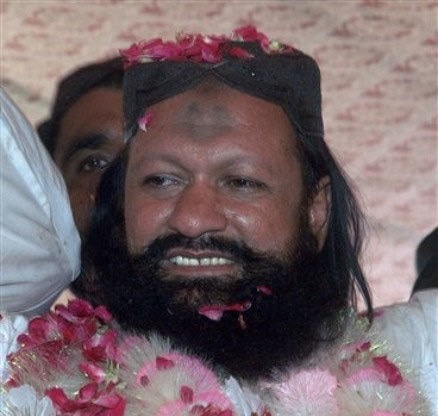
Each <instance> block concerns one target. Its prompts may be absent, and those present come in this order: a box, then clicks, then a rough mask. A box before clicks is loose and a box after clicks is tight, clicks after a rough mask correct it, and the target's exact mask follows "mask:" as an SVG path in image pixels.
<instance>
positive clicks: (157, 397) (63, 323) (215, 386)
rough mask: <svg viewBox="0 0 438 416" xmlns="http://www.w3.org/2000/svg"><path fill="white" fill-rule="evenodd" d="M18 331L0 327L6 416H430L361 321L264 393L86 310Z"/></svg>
mask: <svg viewBox="0 0 438 416" xmlns="http://www.w3.org/2000/svg"><path fill="white" fill-rule="evenodd" d="M11 322H12V321H11V319H10V318H3V319H2V320H1V321H0V336H1V341H2V345H7V348H6V350H4V349H2V354H3V355H5V356H6V354H7V353H8V355H7V360H6V361H5V357H1V356H0V360H1V361H0V362H1V363H2V367H0V368H3V379H2V383H3V385H2V387H1V389H2V399H1V400H2V403H0V409H1V410H0V414H2V415H15V416H17V415H31V416H56V415H66V416H70V415H74V416H91V415H105V416H121V415H130V416H133V415H154V416H171V415H173V416H175V415H187V416H234V415H243V416H274V415H276V416H286V415H288V416H322V415H324V416H347V415H348V416H352V415H354V416H411V415H412V416H413V415H427V410H426V407H425V403H424V402H423V400H422V399H421V397H420V395H419V394H418V393H417V391H416V389H415V388H414V385H413V384H412V381H410V380H409V378H408V375H407V373H406V372H405V371H403V370H402V369H401V368H400V367H399V366H397V365H396V364H395V363H394V362H392V361H391V360H390V359H389V358H388V357H387V355H386V352H385V349H384V346H383V344H381V343H379V342H378V341H377V342H376V341H374V340H373V339H371V338H372V337H371V338H369V336H370V334H368V333H366V331H365V329H364V325H363V323H362V322H361V321H360V320H357V319H355V320H354V321H353V322H352V323H351V325H350V327H349V329H348V331H347V334H346V336H345V337H344V339H343V340H340V342H339V343H338V344H337V345H336V346H333V347H331V348H330V350H329V351H320V352H319V353H317V354H315V355H314V357H313V358H312V360H311V361H309V362H307V363H305V365H303V366H301V367H300V368H293V369H291V370H290V371H289V372H288V374H286V375H281V376H278V379H276V381H275V382H272V381H271V382H260V383H258V384H257V385H247V384H245V383H240V384H239V383H238V382H237V380H235V379H234V378H232V377H230V378H227V379H225V380H221V379H220V378H219V377H218V376H217V375H216V374H215V373H214V372H213V371H212V370H211V369H210V368H208V366H207V365H205V364H204V363H203V362H202V361H201V360H200V359H198V358H195V357H191V356H189V355H187V354H185V353H184V352H183V351H176V350H174V349H172V348H171V347H170V343H169V342H168V341H166V340H164V339H162V338H161V337H159V336H158V335H151V336H150V337H148V338H145V337H137V336H131V335H127V334H123V333H122V332H120V331H118V330H116V329H115V327H114V326H112V325H110V323H111V315H110V314H109V313H108V311H107V310H106V309H105V308H104V307H97V308H95V309H94V308H93V307H92V306H91V305H90V304H89V303H87V302H85V301H83V300H79V299H76V300H73V301H70V303H69V304H68V305H67V306H62V305H58V306H57V307H56V309H55V312H49V313H47V314H46V315H44V316H41V317H37V318H34V319H32V320H31V321H30V322H29V325H28V328H27V332H26V333H24V334H20V335H17V333H16V332H15V333H14V328H15V329H16V330H17V331H20V330H22V328H23V325H21V324H20V325H18V326H17V325H15V326H14V324H13V323H11ZM5 343H6V344H5ZM5 364H6V365H5Z"/></svg>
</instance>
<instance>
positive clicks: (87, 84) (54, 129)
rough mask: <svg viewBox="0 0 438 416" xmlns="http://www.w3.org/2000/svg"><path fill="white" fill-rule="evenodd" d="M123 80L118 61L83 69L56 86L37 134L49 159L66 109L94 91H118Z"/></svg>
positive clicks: (121, 65) (74, 72) (121, 68)
mask: <svg viewBox="0 0 438 416" xmlns="http://www.w3.org/2000/svg"><path fill="white" fill-rule="evenodd" d="M123 76H124V70H123V63H122V60H121V59H120V58H119V57H117V58H112V59H109V60H106V61H102V62H95V63H92V64H89V65H86V66H82V67H80V68H78V69H76V70H74V71H73V72H71V73H70V74H68V75H67V76H66V77H65V78H63V79H62V80H61V81H60V82H59V84H58V89H57V92H56V96H55V100H54V103H53V106H52V110H51V114H50V117H49V118H48V119H47V120H45V121H43V122H41V123H40V124H39V125H38V126H37V132H38V134H39V136H40V138H41V140H42V142H43V143H44V145H45V146H46V148H47V150H48V151H49V153H50V154H51V155H52V156H53V153H54V152H55V149H56V141H57V136H58V130H59V125H60V123H61V119H62V117H63V115H64V114H65V113H66V112H67V111H68V109H69V108H70V107H71V106H72V105H73V104H74V103H75V102H76V101H77V100H78V99H79V98H80V97H81V96H82V95H84V94H86V93H87V92H89V91H90V90H92V89H94V88H97V87H112V88H117V89H120V90H121V89H122V85H123Z"/></svg>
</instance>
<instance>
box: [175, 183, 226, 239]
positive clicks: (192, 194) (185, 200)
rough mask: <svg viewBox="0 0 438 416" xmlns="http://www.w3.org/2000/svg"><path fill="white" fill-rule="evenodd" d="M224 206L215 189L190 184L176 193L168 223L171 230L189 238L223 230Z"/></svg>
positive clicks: (224, 220) (224, 223)
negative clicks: (176, 196)
mask: <svg viewBox="0 0 438 416" xmlns="http://www.w3.org/2000/svg"><path fill="white" fill-rule="evenodd" d="M224 208H225V207H224V206H223V204H221V201H220V196H219V194H218V191H217V190H215V189H212V188H211V187H210V186H206V185H194V184H192V185H189V186H187V187H186V188H185V189H184V190H183V191H182V192H181V193H180V194H179V195H178V199H177V201H176V203H175V206H174V209H173V211H172V213H171V215H170V217H169V220H168V225H169V227H170V228H171V229H172V231H175V232H178V233H180V234H182V235H184V236H185V237H189V238H196V237H200V236H202V235H204V234H207V233H213V232H220V231H224V230H225V228H226V226H227V218H226V215H225V209H224Z"/></svg>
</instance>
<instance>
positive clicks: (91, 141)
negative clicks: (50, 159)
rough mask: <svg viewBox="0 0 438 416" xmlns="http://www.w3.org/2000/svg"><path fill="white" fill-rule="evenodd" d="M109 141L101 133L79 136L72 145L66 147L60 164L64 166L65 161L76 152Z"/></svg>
mask: <svg viewBox="0 0 438 416" xmlns="http://www.w3.org/2000/svg"><path fill="white" fill-rule="evenodd" d="M108 142H109V138H108V137H107V136H106V135H105V134H102V133H95V134H89V135H87V136H84V137H81V138H79V140H76V141H75V142H74V143H73V144H72V145H70V146H69V147H68V148H67V151H66V152H65V154H64V157H63V158H62V162H61V165H62V166H65V165H66V163H67V162H68V161H69V160H70V159H71V158H72V157H73V156H74V155H75V154H76V153H78V152H80V151H81V150H86V149H91V150H95V149H99V148H101V147H102V146H103V145H104V144H105V143H108Z"/></svg>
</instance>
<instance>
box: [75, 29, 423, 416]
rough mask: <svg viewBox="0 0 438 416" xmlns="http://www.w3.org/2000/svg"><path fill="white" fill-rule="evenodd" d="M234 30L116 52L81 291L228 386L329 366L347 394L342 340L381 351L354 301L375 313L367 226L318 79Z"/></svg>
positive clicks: (297, 61)
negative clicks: (114, 144)
mask: <svg viewBox="0 0 438 416" xmlns="http://www.w3.org/2000/svg"><path fill="white" fill-rule="evenodd" d="M235 36H236V37H235V38H234V39H232V40H230V39H227V38H223V37H219V38H216V37H211V38H206V37H201V36H200V35H198V36H193V37H190V36H188V37H186V38H181V39H179V40H178V41H177V42H176V43H170V42H168V43H160V42H158V41H157V40H155V41H153V42H149V43H148V42H144V43H139V44H136V45H133V47H131V48H130V49H128V50H126V51H124V52H123V55H124V58H125V60H126V62H125V64H126V66H127V67H128V68H127V70H126V74H125V80H124V112H125V130H126V140H127V141H128V144H127V146H126V148H125V150H124V152H123V153H122V154H121V155H120V157H119V158H117V159H116V161H115V162H114V164H113V165H112V166H111V167H110V168H109V169H108V171H107V172H106V173H105V175H104V177H103V180H102V182H101V185H100V188H99V192H98V196H97V200H96V209H95V212H94V215H93V219H92V223H91V227H90V232H89V237H88V239H87V241H86V243H85V246H84V249H83V255H84V265H83V273H82V276H81V278H80V279H79V280H78V281H77V282H76V283H75V285H74V289H75V291H76V293H77V294H78V295H80V296H83V297H85V298H87V299H89V300H91V301H92V302H93V303H95V304H100V303H103V304H104V305H105V306H107V307H108V309H109V310H110V311H111V313H112V314H113V315H114V317H115V319H116V321H117V322H118V323H119V324H120V325H121V327H122V328H123V329H125V330H127V331H130V332H134V333H137V334H140V335H146V336H152V334H154V333H158V334H159V335H160V336H161V337H163V338H164V339H168V340H169V342H170V345H171V348H175V349H177V350H182V351H185V352H189V353H190V354H192V355H194V356H196V357H199V358H201V359H205V360H206V362H207V363H209V364H210V365H212V366H213V368H214V369H215V370H216V372H217V374H219V375H221V377H223V378H226V377H228V376H233V377H235V378H237V379H238V380H241V381H245V382H250V383H252V384H253V385H254V384H257V383H259V382H260V381H261V380H265V381H268V382H275V381H278V380H279V379H281V378H282V377H284V376H287V375H288V374H290V372H291V371H292V372H293V371H295V370H296V369H301V368H303V367H304V368H307V367H306V366H309V368H314V366H315V365H319V364H321V363H323V365H322V367H323V368H325V369H329V368H330V369H331V370H333V368H331V366H332V365H333V366H334V365H335V364H334V363H336V362H338V363H339V368H337V370H336V371H335V373H336V372H338V373H337V374H338V375H340V374H342V375H340V377H341V378H340V379H338V382H337V383H335V386H338V388H341V387H340V386H342V381H341V379H342V377H344V378H345V377H346V374H347V373H348V370H347V367H348V365H347V364H346V363H347V360H346V359H345V357H347V356H348V354H347V355H345V356H344V355H343V354H344V352H342V353H340V352H339V351H340V350H339V348H341V347H340V345H343V343H344V342H345V343H347V344H348V345H350V343H353V344H352V345H353V346H354V345H356V346H355V347H351V349H350V350H349V351H350V353H353V356H352V357H351V360H352V361H354V362H356V361H355V360H358V362H359V355H358V356H356V355H355V354H362V353H363V354H368V355H367V357H368V358H369V357H371V356H372V354H374V351H375V349H374V347H373V348H371V347H370V346H371V345H372V343H371V342H368V341H364V340H363V339H362V338H361V336H358V333H360V334H362V335H363V334H364V332H363V331H364V330H363V325H359V327H361V328H362V329H360V330H359V329H358V328H357V325H356V320H357V318H356V317H355V313H354V312H353V310H354V309H355V308H356V297H357V293H359V294H360V295H361V296H362V298H363V300H364V303H365V305H366V308H367V312H368V317H371V297H370V293H369V291H368V287H367V283H366V281H365V278H364V276H363V273H362V270H361V267H360V264H359V254H360V250H361V244H362V227H363V220H362V214H361V211H360V209H359V207H358V205H357V203H356V200H355V198H354V196H353V193H352V191H351V189H350V186H349V185H348V181H347V179H346V178H345V176H344V174H343V173H342V171H341V169H340V168H339V166H338V164H337V163H336V161H335V159H334V157H333V156H332V154H331V152H330V150H329V149H328V147H327V145H326V143H325V141H324V131H323V121H322V114H321V96H320V74H319V69H318V66H317V64H316V63H315V61H314V60H313V59H312V58H310V57H309V56H307V55H305V54H304V53H302V52H300V51H298V50H296V49H294V48H291V47H288V46H286V45H281V44H279V43H278V42H269V41H268V40H267V39H266V37H264V35H262V34H260V33H257V32H255V31H254V30H252V29H250V28H249V29H248V28H247V29H245V30H244V31H243V32H242V31H241V32H236V34H235ZM157 43H158V46H159V47H158V48H156V47H157ZM354 342H356V343H354ZM355 348H357V351H356V350H355ZM355 351H356V352H355ZM332 357H333V363H331V361H330V360H331V358H332ZM339 357H344V358H342V359H339V360H338V358H339ZM360 360H361V363H362V364H357V365H363V364H364V363H365V362H368V363H369V362H371V361H367V360H364V358H363V357H362V356H361V358H360ZM355 365H356V364H355ZM376 365H377V364H376ZM391 365H392V364H391ZM391 368H392V367H391ZM373 371H374V370H373ZM376 371H377V370H376ZM379 371H380V370H379ZM397 371H398V370H397ZM385 377H386V376H385ZM321 380H322V381H321V382H322V383H323V384H324V383H325V382H324V378H322V379H321ZM349 380H350V379H349ZM355 380H356V379H355ZM382 380H383V379H382ZM382 380H381V382H382V383H384V384H385V383H386V384H385V388H386V387H387V385H388V383H389V382H388V381H387V380H386V379H385V380H386V381H385V382H384V381H382ZM351 382H352V383H353V381H351ZM355 382H358V383H359V381H357V380H356V381H355ZM391 382H392V381H391ZM148 383H149V378H146V382H145V386H146V385H147V384H148ZM397 383H398V382H397ZM353 384H354V383H353ZM389 384H390V383H389ZM325 387H326V386H325ZM333 388H335V387H333ZM355 389H356V390H355V392H356V393H355V394H356V395H357V396H355V397H356V399H357V400H359V396H360V397H361V398H360V400H362V401H363V402H364V404H363V406H369V407H370V409H371V408H372V409H374V410H376V411H377V410H391V409H392V408H391V407H390V405H388V403H389V402H390V399H388V397H392V396H390V393H382V390H381V391H380V393H379V391H378V390H379V389H378V388H376V389H375V390H373V388H368V387H367V390H366V391H367V393H366V394H365V393H364V392H363V391H362V390H361V387H357V386H356V385H355ZM358 392H359V393H358ZM370 392H371V393H370ZM385 392H386V390H385ZM342 394H343V393H342ZM368 394H371V396H372V400H371V399H369V397H368V396H367V395H368ZM397 394H398V393H397ZM180 395H181V397H183V396H184V394H183V393H181V394H180ZM332 396H333V395H332V393H330V397H332ZM184 397H186V396H184ZM286 397H287V398H288V400H289V398H291V397H292V396H291V393H287V394H286ZM342 397H343V398H342ZM342 397H341V398H340V399H339V400H340V401H339V403H340V404H339V406H344V407H342V409H344V408H345V409H352V408H353V407H348V406H347V405H345V403H347V402H348V400H349V399H348V397H349V396H348V397H347V396H345V397H344V396H342ZM383 397H385V401H386V402H385V403H386V404H385V405H382V406H381V407H379V405H380V404H381V401H382V400H383ZM397 397H398V399H397V400H394V401H393V403H395V404H394V405H397V406H398V405H402V406H405V404H404V402H403V404H400V403H401V402H400V397H399V396H397ZM356 399H353V400H352V402H355V400H356ZM181 400H183V401H184V398H182V399H181ZM278 400H280V399H278ZM291 400H292V399H291ZM344 402H345V403H344ZM377 402H379V403H377ZM290 403H292V401H291V402H290ZM349 403H350V402H349ZM373 403H377V404H376V405H374V404H373ZM411 404H412V403H411ZM411 404H410V405H411ZM282 405H283V404H282V403H281V406H282ZM281 406H280V407H281ZM372 406H374V407H372ZM407 406H408V404H406V406H405V407H404V409H408V407H407ZM273 408H276V407H275V406H274V407H273ZM364 408H365V407H364ZM412 408H413V407H412ZM317 409H319V408H317ZM409 409H411V408H409ZM416 409H418V408H416ZM409 411H410V410H409ZM349 412H350V413H349ZM160 414H161V413H160ZM212 414H218V415H219V414H222V413H212ZM225 414H228V413H224V415H225ZM230 414H231V413H230ZM248 414H249V413H248ZM253 414H255V413H253ZM264 414H270V413H264ZM278 414H288V415H292V414H295V413H293V412H292V411H291V409H290V408H289V410H286V411H285V413H281V412H280V413H278ZM296 414H300V415H301V414H308V415H314V414H315V415H316V414H318V415H319V414H321V415H322V414H335V413H328V412H327V413H324V412H322V413H318V412H316V413H296ZM336 414H337V413H336ZM342 414H343V415H344V414H353V413H351V410H349V411H347V413H342ZM361 414H362V413H361ZM363 414H368V413H363ZM370 414H371V413H370ZM419 414H421V413H419Z"/></svg>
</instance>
